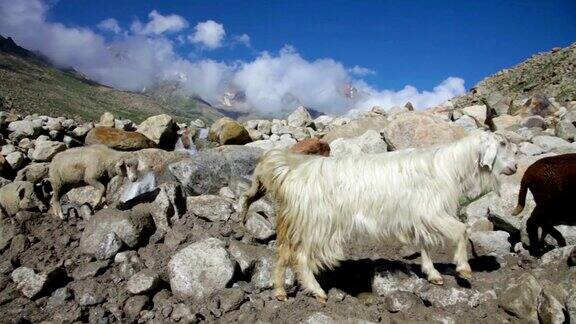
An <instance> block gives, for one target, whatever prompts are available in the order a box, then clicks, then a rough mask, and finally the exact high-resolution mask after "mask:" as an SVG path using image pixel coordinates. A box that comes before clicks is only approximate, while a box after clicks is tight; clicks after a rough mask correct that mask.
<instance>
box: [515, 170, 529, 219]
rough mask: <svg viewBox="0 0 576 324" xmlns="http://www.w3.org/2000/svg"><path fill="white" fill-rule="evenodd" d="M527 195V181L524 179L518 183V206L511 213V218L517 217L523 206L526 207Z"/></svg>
mask: <svg viewBox="0 0 576 324" xmlns="http://www.w3.org/2000/svg"><path fill="white" fill-rule="evenodd" d="M527 193H528V181H527V180H525V179H524V178H523V179H522V182H521V183H520V191H519V192H518V205H517V206H516V208H514V210H513V211H512V215H513V216H518V214H520V213H521V212H522V210H524V206H525V205H526V194H527Z"/></svg>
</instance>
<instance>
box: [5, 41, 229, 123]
mask: <svg viewBox="0 0 576 324" xmlns="http://www.w3.org/2000/svg"><path fill="white" fill-rule="evenodd" d="M172 97H173V98H176V97H175V96H172ZM0 108H3V109H13V110H15V111H17V112H20V113H39V114H46V115H51V116H62V115H65V116H68V117H75V118H79V119H85V120H97V119H98V118H99V116H100V115H101V114H102V113H103V112H105V111H110V112H112V113H113V114H114V115H116V116H119V117H124V118H129V119H131V120H133V121H135V122H139V121H141V120H143V119H145V118H147V117H149V116H152V115H156V114H161V113H167V114H170V115H173V116H174V117H176V118H177V119H180V120H186V119H195V118H200V119H203V120H205V121H208V122H210V121H213V120H215V119H217V118H220V117H222V116H223V114H222V113H221V112H219V111H218V110H216V109H214V108H212V107H211V106H210V105H209V104H207V103H205V102H203V101H199V100H197V99H195V98H193V97H178V100H175V99H172V100H167V99H166V100H163V99H161V98H160V99H158V98H156V97H153V96H149V95H144V94H138V93H133V92H127V91H120V90H116V89H113V88H110V87H107V86H104V85H101V84H98V83H97V82H94V81H92V80H89V79H87V78H86V77H84V76H82V75H80V74H79V73H77V72H76V71H74V70H62V69H58V68H56V67H54V66H52V65H51V64H49V63H48V62H47V60H44V59H43V58H42V57H40V56H39V55H37V54H35V53H32V52H30V51H28V50H26V49H23V48H22V47H19V46H18V45H16V44H15V43H14V42H13V41H12V39H11V38H4V37H2V36H0Z"/></svg>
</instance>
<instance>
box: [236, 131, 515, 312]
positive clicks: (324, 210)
mask: <svg viewBox="0 0 576 324" xmlns="http://www.w3.org/2000/svg"><path fill="white" fill-rule="evenodd" d="M514 172H516V161H515V156H514V150H513V148H512V145H511V144H509V142H508V140H507V139H506V138H505V137H504V136H502V135H500V134H493V133H488V132H486V133H485V132H478V133H476V134H473V135H471V136H468V137H466V138H464V139H462V140H459V141H457V142H455V143H452V144H448V145H443V146H437V147H433V148H427V149H407V150H401V151H397V152H392V153H383V154H372V155H369V154H368V155H351V156H346V157H337V158H325V157H318V156H309V155H301V154H293V153H289V152H286V151H281V150H271V151H269V152H267V153H265V154H264V155H263V156H262V158H261V160H260V162H259V163H258V165H257V167H256V169H255V171H254V180H253V183H252V186H251V187H250V188H249V189H248V191H247V192H246V193H245V195H244V196H243V201H242V203H241V217H243V218H244V217H245V215H246V213H247V211H248V208H249V207H250V204H251V203H252V202H253V201H254V200H255V199H257V198H258V197H260V196H262V195H263V194H264V192H269V193H270V194H271V196H272V197H273V198H274V200H275V202H276V205H277V208H278V212H277V215H278V216H277V224H276V233H277V246H278V252H279V253H278V260H277V261H276V268H275V272H274V288H275V296H276V297H277V298H278V299H280V300H286V291H285V289H284V276H285V270H286V267H287V266H291V267H292V268H293V269H294V270H296V271H295V272H296V273H297V274H298V277H299V280H300V282H301V283H302V285H303V286H304V288H305V289H306V290H309V291H310V292H312V293H313V294H314V296H315V297H316V299H318V300H319V301H321V302H325V301H326V293H325V292H324V291H323V290H322V288H321V287H320V285H319V284H318V282H317V281H316V279H315V277H314V274H315V273H317V272H318V271H319V270H321V269H325V268H329V269H331V268H333V267H334V266H335V265H337V264H338V261H339V260H342V259H343V258H344V250H343V245H344V243H345V242H346V241H347V240H348V239H349V238H351V237H353V236H360V235H367V236H370V237H373V238H380V239H383V238H394V239H396V240H398V241H399V242H401V243H403V244H408V245H414V246H418V247H420V248H421V252H422V271H423V272H424V273H425V274H426V275H427V277H428V280H429V281H430V282H432V283H434V284H442V283H443V279H442V277H441V276H440V273H439V272H438V271H437V270H436V269H435V268H434V265H433V263H432V260H431V259H430V254H429V250H430V248H431V247H433V246H435V245H438V244H440V243H441V242H442V241H443V239H444V238H448V239H449V240H450V241H452V242H453V243H455V244H456V246H457V247H456V252H455V255H454V261H455V263H456V271H457V272H458V273H459V275H460V276H461V277H463V278H470V277H471V275H472V270H471V268H470V265H469V264H468V256H467V242H468V239H467V235H466V226H465V225H464V224H463V223H461V222H460V221H458V219H457V217H456V214H457V209H458V201H459V198H460V197H461V196H468V197H474V196H478V195H479V194H481V193H482V192H485V191H487V190H496V191H498V189H499V182H498V180H497V178H496V176H497V175H499V174H500V173H503V174H513V173H514Z"/></svg>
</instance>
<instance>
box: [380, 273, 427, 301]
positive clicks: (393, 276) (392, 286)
mask: <svg viewBox="0 0 576 324" xmlns="http://www.w3.org/2000/svg"><path fill="white" fill-rule="evenodd" d="M427 285H428V282H427V281H426V280H424V279H422V278H418V276H416V274H414V273H411V272H410V271H409V270H407V269H404V271H394V270H393V269H380V270H378V271H376V274H375V275H374V278H373V279H372V291H373V292H374V293H376V294H377V295H378V296H384V297H385V296H388V295H389V294H391V293H393V292H396V291H405V292H411V293H414V292H416V291H419V290H422V289H423V288H424V287H426V286H427Z"/></svg>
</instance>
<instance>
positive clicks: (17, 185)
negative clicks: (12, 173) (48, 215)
mask: <svg viewBox="0 0 576 324" xmlns="http://www.w3.org/2000/svg"><path fill="white" fill-rule="evenodd" d="M34 208H38V209H39V210H40V211H41V212H45V211H46V210H47V208H46V206H45V205H44V203H43V202H42V201H41V200H40V199H38V197H37V196H36V193H35V192H34V185H33V184H32V183H30V182H27V181H14V182H12V183H9V184H7V185H5V186H4V187H2V188H0V218H2V217H4V216H14V215H16V213H17V212H19V211H21V210H32V209H34Z"/></svg>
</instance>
